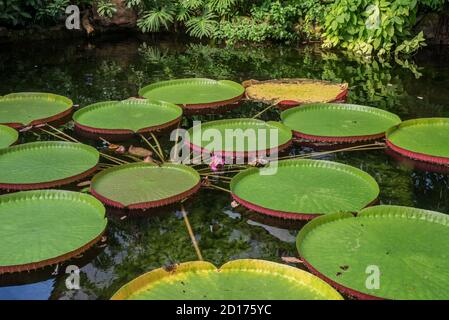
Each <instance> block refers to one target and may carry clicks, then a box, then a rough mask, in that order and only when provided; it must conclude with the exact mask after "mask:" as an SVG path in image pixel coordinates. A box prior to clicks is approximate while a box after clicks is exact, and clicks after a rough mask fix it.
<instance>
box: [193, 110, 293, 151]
mask: <svg viewBox="0 0 449 320" xmlns="http://www.w3.org/2000/svg"><path fill="white" fill-rule="evenodd" d="M188 133H189V136H188V137H187V139H186V141H187V143H188V144H190V146H191V148H192V149H193V150H195V151H197V152H203V151H204V152H209V153H212V152H213V153H215V154H222V155H223V156H251V155H257V154H262V153H263V155H266V154H268V153H270V152H273V151H275V150H276V149H277V151H282V150H284V149H285V148H287V147H288V146H289V145H290V142H291V139H292V132H291V130H290V129H289V128H287V127H286V126H284V125H283V124H281V123H279V122H274V121H268V122H265V121H262V120H258V119H249V118H248V119H247V118H241V119H227V120H216V121H210V122H206V123H203V124H201V126H194V127H193V128H191V129H190V130H189V131H188ZM261 137H262V138H263V139H262V138H261Z"/></svg>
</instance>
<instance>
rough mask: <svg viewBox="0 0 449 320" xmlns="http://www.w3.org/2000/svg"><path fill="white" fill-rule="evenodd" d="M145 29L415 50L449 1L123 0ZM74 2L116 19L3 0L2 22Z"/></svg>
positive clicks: (44, 16)
mask: <svg viewBox="0 0 449 320" xmlns="http://www.w3.org/2000/svg"><path fill="white" fill-rule="evenodd" d="M123 3H124V5H126V7H128V8H130V9H133V10H134V11H136V13H137V15H138V20H137V27H138V28H139V29H140V30H141V31H142V32H152V33H154V32H166V31H169V32H181V33H186V34H188V35H190V36H192V37H196V38H208V39H214V40H218V41H221V42H223V43H225V44H227V45H235V44H242V43H247V42H252V43H261V42H265V41H275V42H284V43H290V44H292V43H297V42H304V41H317V40H319V41H322V45H323V47H324V48H335V47H338V48H343V49H346V50H348V51H351V52H353V53H354V54H356V55H360V56H372V55H377V56H380V57H385V56H388V55H390V54H391V55H393V54H395V55H399V54H400V55H408V54H411V53H413V52H415V51H416V50H417V49H419V48H420V47H421V46H423V45H424V35H423V34H421V33H419V31H418V32H417V31H415V30H414V27H415V25H416V24H417V17H420V16H422V15H423V14H426V13H428V12H433V11H437V12H441V11H447V9H448V7H449V1H448V0H374V1H372V0H330V1H321V0H302V1H300V0H275V1H271V0H254V1H243V0H123ZM69 4H76V5H79V6H82V7H83V9H86V8H90V7H92V6H94V7H95V10H96V12H98V14H100V15H101V16H103V17H105V18H112V17H113V16H114V15H115V14H116V12H117V8H116V2H114V1H112V0H79V1H70V0H51V1H43V0H25V1H19V0H0V24H5V25H10V26H17V25H26V24H30V23H40V24H42V23H51V22H56V21H58V20H59V19H61V18H62V16H63V15H64V11H65V8H66V7H67V5H69Z"/></svg>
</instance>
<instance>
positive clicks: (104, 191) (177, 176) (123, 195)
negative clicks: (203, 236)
mask: <svg viewBox="0 0 449 320" xmlns="http://www.w3.org/2000/svg"><path fill="white" fill-rule="evenodd" d="M199 187H200V176H199V174H198V172H196V171H195V170H194V169H192V168H190V167H187V166H185V165H181V164H171V163H166V164H163V165H161V166H158V165H155V164H151V163H143V162H140V163H131V164H125V165H121V166H117V167H113V168H110V169H107V170H104V171H102V172H100V173H99V174H97V175H96V176H95V177H94V178H93V179H92V185H91V192H92V194H93V195H94V196H95V197H97V198H98V199H100V200H101V201H102V202H103V203H105V204H107V205H109V206H112V207H117V208H128V209H147V208H153V207H159V206H163V205H167V204H171V203H175V202H177V201H180V200H182V199H184V198H187V197H189V196H190V195H192V194H194V193H195V192H197V191H198V189H199Z"/></svg>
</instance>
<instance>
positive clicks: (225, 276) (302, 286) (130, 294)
mask: <svg viewBox="0 0 449 320" xmlns="http://www.w3.org/2000/svg"><path fill="white" fill-rule="evenodd" d="M112 299H113V300H125V299H126V300H160V299H166V300H342V299H343V298H342V297H341V295H340V294H339V293H338V292H337V291H335V290H334V289H333V288H332V287H331V286H329V285H328V284H326V283H325V282H324V281H322V280H321V279H319V278H317V277H315V276H313V275H312V274H310V273H307V272H305V271H303V270H300V269H297V268H294V267H290V266H287V265H283V264H279V263H275V262H271V261H264V260H254V259H242V260H234V261H231V262H228V263H226V264H224V265H223V266H222V267H221V268H219V269H217V268H216V267H215V266H214V265H213V264H211V263H209V262H204V261H194V262H186V263H181V264H179V265H176V266H175V267H174V268H173V270H167V269H164V268H160V269H156V270H153V271H150V272H148V273H146V274H144V275H142V276H140V277H138V278H136V279H134V280H132V281H131V282H129V283H128V284H126V285H124V286H123V287H122V288H121V289H120V290H118V291H117V292H116V293H115V294H114V296H113V297H112Z"/></svg>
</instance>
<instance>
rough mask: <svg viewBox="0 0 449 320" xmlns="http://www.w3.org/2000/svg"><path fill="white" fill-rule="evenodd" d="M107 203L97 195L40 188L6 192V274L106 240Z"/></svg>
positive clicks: (2, 260)
mask: <svg viewBox="0 0 449 320" xmlns="http://www.w3.org/2000/svg"><path fill="white" fill-rule="evenodd" d="M106 224H107V220H106V218H105V208H104V207H103V205H102V204H101V203H100V202H99V201H98V200H97V199H95V198H94V197H92V196H89V195H86V194H82V193H78V192H70V191H59V190H39V191H25V192H17V193H11V194H6V195H2V196H0V241H1V242H2V246H0V274H1V273H4V272H15V271H25V270H31V269H36V268H41V267H43V266H46V265H51V264H55V263H59V262H62V261H64V260H67V259H69V258H71V257H74V256H76V255H79V254H80V253H81V252H83V251H85V250H87V249H88V248H89V247H90V246H92V245H93V244H94V243H95V242H96V241H98V240H100V238H101V235H102V233H103V232H104V230H105V228H106Z"/></svg>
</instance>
